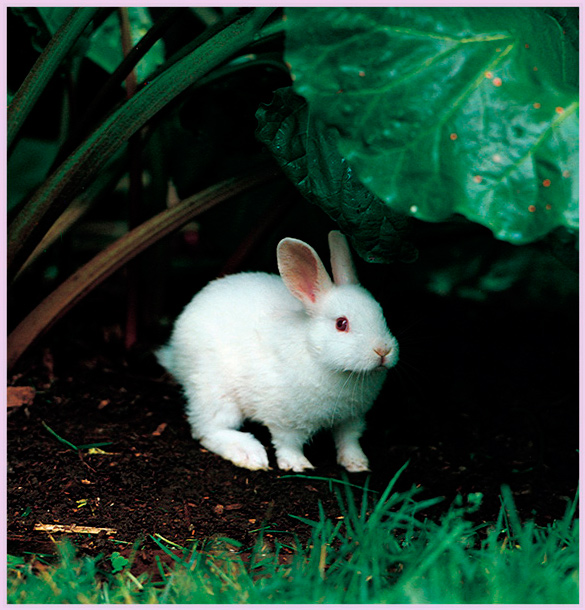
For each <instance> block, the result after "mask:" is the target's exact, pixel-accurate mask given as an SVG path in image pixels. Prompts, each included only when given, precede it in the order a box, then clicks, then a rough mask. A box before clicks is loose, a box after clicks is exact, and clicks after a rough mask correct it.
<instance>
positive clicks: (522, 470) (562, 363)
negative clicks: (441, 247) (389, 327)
mask: <svg viewBox="0 0 585 610" xmlns="http://www.w3.org/2000/svg"><path fill="white" fill-rule="evenodd" d="M429 298H430V297H429ZM84 307H86V308H91V307H92V304H91V302H90V303H87V304H85V305H83V306H79V308H78V313H77V314H76V316H70V318H69V319H68V320H67V321H65V320H64V321H63V323H61V324H60V325H59V326H58V327H57V328H56V329H55V331H54V332H52V333H51V334H50V335H48V336H47V337H46V338H45V339H44V340H42V341H41V342H40V343H39V344H38V345H37V346H36V347H35V348H34V349H32V350H31V351H30V352H29V353H28V354H27V355H26V356H25V357H24V358H23V359H22V361H21V362H20V363H19V365H18V366H17V368H16V370H14V371H13V372H12V373H11V375H10V376H9V385H12V386H24V387H33V388H34V389H35V392H36V394H35V397H34V400H33V401H32V403H31V404H28V405H27V404H23V405H21V406H16V407H12V408H9V409H8V420H7V421H8V423H7V435H8V482H7V489H8V509H7V515H8V552H9V553H12V554H14V555H22V554H25V553H26V554H28V553H47V554H50V553H53V552H54V545H53V542H52V537H53V538H55V539H58V538H59V537H60V536H61V534H50V533H47V532H44V531H38V530H35V526H36V525H37V524H45V525H52V524H58V525H77V526H92V527H96V528H110V529H111V530H115V531H114V532H110V533H108V532H105V531H104V532H102V533H100V534H69V537H70V539H71V540H73V541H74V543H75V544H76V545H77V546H78V548H79V549H80V552H81V553H87V554H90V555H97V554H99V553H102V554H103V555H104V557H105V558H106V559H104V561H105V562H106V563H105V564H104V566H105V567H106V568H107V557H109V556H110V555H111V553H112V552H113V551H119V552H120V553H122V554H123V555H125V556H129V555H130V553H131V552H132V548H133V545H134V543H135V542H136V541H141V542H140V546H139V547H138V548H139V550H138V552H137V554H136V556H135V558H134V567H133V572H134V573H135V574H137V573H140V572H142V571H144V570H149V571H152V572H156V571H157V568H156V563H155V556H159V557H160V559H161V560H162V561H163V562H165V563H170V561H171V560H170V559H169V558H168V557H167V556H166V555H165V554H164V552H163V551H162V550H160V549H159V547H158V546H157V545H156V544H155V542H154V541H153V540H152V538H150V537H149V534H150V535H152V536H154V535H155V534H159V535H161V536H163V537H164V538H166V539H167V540H169V541H171V542H174V543H176V544H179V545H185V546H187V547H188V546H190V545H191V544H192V543H191V541H193V540H210V539H212V538H214V537H216V536H227V537H229V538H231V539H234V540H237V541H239V542H240V543H242V545H243V547H242V548H243V549H244V550H246V549H249V548H250V547H251V546H252V545H253V544H254V542H255V540H256V539H257V537H258V535H259V532H260V531H261V529H262V528H264V535H265V540H266V541H267V542H270V541H271V540H274V539H275V538H278V539H279V540H281V541H283V542H291V541H293V540H294V537H295V536H297V537H298V539H299V540H300V541H301V542H303V541H306V539H307V537H308V534H309V527H308V526H306V525H304V524H303V523H301V522H300V521H299V520H297V519H295V518H294V516H300V517H307V518H309V519H317V518H318V503H319V502H321V503H322V505H323V506H324V509H325V511H326V513H327V514H328V515H330V516H332V517H336V516H339V515H340V511H339V508H338V502H337V499H336V497H335V494H334V493H333V491H332V490H331V488H330V485H329V483H328V482H327V481H324V480H322V479H321V478H320V477H322V478H327V477H331V478H334V479H341V478H342V477H343V476H344V474H343V470H342V469H341V468H340V467H338V466H337V465H336V464H335V459H334V450H333V442H332V440H331V438H330V436H329V435H328V434H327V433H322V434H319V435H318V436H317V437H316V438H315V439H313V442H312V443H311V444H310V445H309V446H308V447H307V450H306V453H307V456H308V457H309V459H310V460H311V461H312V462H313V464H315V465H316V469H315V470H314V471H312V472H311V473H308V475H307V476H300V477H299V476H290V474H289V473H284V472H281V471H279V470H278V469H277V468H276V466H275V465H274V459H273V455H272V456H271V459H272V464H273V466H274V467H273V469H271V470H270V471H263V472H250V471H247V470H243V469H240V468H237V467H235V466H233V465H232V464H230V463H228V462H226V461H224V460H222V459H221V458H219V457H218V456H216V455H214V454H211V453H209V452H206V451H205V450H203V449H202V448H201V447H200V446H199V445H198V444H197V443H196V442H195V441H194V440H193V439H192V438H191V436H190V431H189V428H188V425H187V422H186V419H185V417H184V414H183V406H182V405H183V399H182V397H181V393H180V391H179V388H178V387H177V386H176V385H175V384H174V383H173V381H172V380H171V379H170V378H169V377H168V376H167V375H166V374H165V373H164V371H163V370H162V369H161V368H160V367H159V366H158V364H157V363H156V362H155V359H154V357H153V356H152V353H151V352H150V351H149V349H147V347H145V346H137V347H135V348H134V349H133V350H131V351H130V352H129V353H127V352H125V351H124V349H123V348H122V341H121V337H120V334H121V333H120V329H119V327H116V326H115V325H114V326H113V327H112V326H109V327H103V328H98V329H93V330H91V331H90V330H88V329H87V327H86V326H85V325H84V322H83V320H84V319H85V318H84V315H85V314H84ZM408 311H409V310H408V303H406V304H405V305H404V310H403V312H402V313H403V314H404V315H403V316H402V321H403V322H404V324H403V329H402V330H401V331H400V330H397V335H398V338H399V339H400V342H401V355H402V363H401V365H400V366H398V367H397V368H396V369H395V370H393V371H391V375H390V376H389V379H388V381H387V384H386V387H385V390H384V392H383V394H382V395H381V397H380V399H379V400H378V402H377V404H376V405H375V407H374V409H373V410H372V411H371V413H370V416H369V420H368V421H369V427H368V431H367V432H366V435H365V437H364V439H363V446H364V449H365V451H366V453H367V454H368V455H369V457H370V461H371V467H372V472H371V473H370V474H369V475H366V474H349V475H347V479H348V481H350V482H351V483H354V484H356V485H365V484H366V481H368V485H369V486H370V488H371V489H373V490H377V491H383V490H384V488H385V487H386V486H387V484H388V482H389V481H390V480H391V479H392V477H393V476H394V474H395V473H396V472H397V470H398V469H399V468H400V467H401V466H402V465H403V464H404V463H405V462H407V461H409V465H408V467H407V468H406V470H405V472H404V473H403V475H402V476H401V478H400V479H399V481H398V484H397V490H400V491H406V490H408V489H410V488H411V487H412V486H413V485H414V486H417V487H419V488H420V493H419V496H418V497H419V498H420V499H428V498H433V497H437V496H442V497H444V501H443V502H441V503H439V504H437V505H435V506H433V507H431V508H429V509H427V511H426V513H425V514H424V515H420V516H421V517H424V516H426V517H428V518H430V519H434V520H438V519H439V518H440V516H441V514H442V513H443V512H445V511H446V510H447V509H448V507H449V505H450V503H451V502H452V501H453V500H454V499H455V497H456V496H457V494H463V495H464V496H465V495H466V494H468V493H472V492H481V493H483V494H484V501H483V504H482V506H481V508H480V510H479V512H478V513H476V514H475V519H476V520H477V522H478V523H483V522H486V521H495V519H496V518H497V515H498V511H499V508H500V501H499V493H500V488H501V485H502V484H508V485H510V487H511V489H512V491H513V493H514V498H515V501H516V503H517V507H518V510H519V512H520V516H521V518H522V519H534V520H535V521H536V522H537V523H539V524H546V523H549V522H551V521H552V520H553V519H557V518H560V517H562V515H563V514H564V511H565V508H566V503H567V500H568V499H573V498H574V495H575V492H576V487H577V476H578V453H577V450H578V347H577V346H578V333H577V322H578V317H577V311H576V309H575V311H573V313H572V314H571V315H564V316H559V315H558V312H557V311H546V310H536V309H534V308H531V309H530V310H524V309H522V307H519V306H518V307H515V308H508V309H502V308H493V307H492V306H490V307H488V306H485V305H482V304H478V303H469V302H465V303H462V302H450V301H449V300H445V299H439V298H435V299H434V300H433V299H431V300H430V301H429V302H427V303H426V304H425V305H424V308H423V311H427V312H432V313H430V314H429V315H422V316H421V315H419V313H416V316H415V317H416V318H417V319H416V320H414V322H415V324H414V325H411V324H410V322H411V320H409V316H408V315H406V314H407V313H408ZM494 311H497V312H498V313H494ZM398 317H400V316H398ZM43 422H44V424H46V426H48V427H49V428H50V429H51V430H53V432H54V433H56V434H57V435H59V436H60V437H61V438H63V439H65V440H67V441H68V442H70V443H72V444H73V445H75V446H78V445H83V444H90V443H110V444H108V445H104V446H102V447H101V450H102V451H103V453H89V452H88V451H87V450H83V451H75V450H73V449H72V448H70V447H68V446H67V445H65V444H64V443H63V442H61V441H59V440H58V439H57V438H56V436H55V435H54V434H52V433H51V432H50V431H49V430H48V429H47V428H46V427H45V426H44V425H43ZM250 429H251V430H253V431H254V432H255V433H256V434H257V435H258V436H259V437H260V438H261V440H262V441H264V442H265V443H266V444H268V443H269V438H268V436H267V433H266V431H265V430H264V429H263V428H262V427H261V426H252V427H251V428H250ZM360 494H361V492H360V491H359V490H356V496H357V497H358V498H360V497H361V495H360ZM110 569H111V566H110Z"/></svg>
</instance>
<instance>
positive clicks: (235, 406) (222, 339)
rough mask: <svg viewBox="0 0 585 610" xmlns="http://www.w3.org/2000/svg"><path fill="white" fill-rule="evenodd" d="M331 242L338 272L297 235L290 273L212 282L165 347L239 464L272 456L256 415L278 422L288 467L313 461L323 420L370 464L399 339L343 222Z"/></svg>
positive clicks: (218, 447)
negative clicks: (250, 427) (370, 416)
mask: <svg viewBox="0 0 585 610" xmlns="http://www.w3.org/2000/svg"><path fill="white" fill-rule="evenodd" d="M329 248H330V251H331V266H332V271H333V278H334V280H335V283H333V282H332V281H331V279H330V277H329V275H328V274H327V271H326V270H325V267H324V266H323V263H322V262H321V260H320V258H319V256H318V255H317V253H316V252H315V250H313V248H311V246H309V245H308V244H306V243H304V242H302V241H299V240H297V239H292V238H285V239H283V240H282V241H281V242H280V243H279V244H278V247H277V260H278V268H279V271H280V277H279V276H277V275H271V274H268V273H238V274H235V275H231V276H227V277H224V278H221V279H217V280H214V281H212V282H210V283H209V284H208V285H207V286H206V287H205V288H203V290H201V291H200V292H199V293H198V294H197V295H196V296H195V297H194V298H193V300H192V301H191V302H190V303H189V304H188V305H187V306H186V308H185V309H184V311H183V312H182V313H181V314H180V316H179V317H178V318H177V320H176V323H175V326H174V329H173V332H172V336H171V339H170V341H169V343H168V345H167V346H165V347H163V348H162V349H161V350H159V352H158V353H157V356H158V359H159V362H160V363H161V364H162V365H163V366H164V367H165V368H166V369H167V370H168V371H170V372H171V373H172V374H173V376H174V377H175V378H176V379H177V381H178V382H179V383H180V384H181V385H182V387H183V390H184V392H185V395H186V398H187V415H188V419H189V422H190V424H191V429H192V433H193V437H194V438H195V439H197V440H199V441H200V443H201V444H202V445H203V446H204V447H205V448H207V449H208V450H209V451H212V452H214V453H217V454H219V455H220V456H222V457H223V458H225V459H227V460H230V461H232V462H233V463H234V464H236V465H237V466H241V467H243V468H249V469H250V470H258V469H266V468H268V456H267V454H266V450H265V448H264V447H263V445H262V444H261V443H260V442H259V441H258V440H257V439H256V438H255V437H254V436H253V435H252V434H249V433H246V432H240V431H239V428H240V426H241V425H242V423H243V421H244V420H245V419H250V420H254V421H256V422H260V423H262V424H264V425H265V426H267V427H268V429H269V430H270V434H271V436H272V443H273V445H274V448H275V450H276V459H277V463H278V467H279V468H280V469H282V470H294V471H296V472H301V471H303V470H304V469H306V468H313V466H312V464H311V463H310V462H309V460H307V458H306V457H305V456H304V454H303V445H304V444H305V443H306V442H307V441H308V440H309V438H310V437H311V436H312V435H313V434H314V433H315V432H317V431H318V430H319V429H321V428H331V429H332V430H333V435H334V439H335V444H336V449H337V461H338V463H339V464H341V465H342V466H344V467H345V468H346V469H347V470H349V471H353V472H360V471H365V470H368V469H369V468H368V459H367V457H366V456H365V455H364V452H363V451H362V449H361V447H360V444H359V438H360V436H361V435H362V432H363V431H364V428H365V413H366V411H368V409H369V408H370V407H371V406H372V404H373V402H374V400H375V399H376V397H377V396H378V393H379V392H380V389H381V388H382V384H383V382H384V379H385V377H386V373H387V371H388V369H389V368H390V367H392V366H394V365H395V364H396V362H397V360H398V343H397V342H396V339H395V338H394V337H393V336H392V334H390V331H389V330H388V327H387V326H386V322H385V320H384V315H383V313H382V308H381V307H380V305H379V304H378V303H377V302H376V301H375V300H374V298H373V297H372V295H371V294H370V293H369V292H368V291H367V290H366V289H364V288H363V287H361V286H360V285H359V284H358V281H357V277H356V273H355V269H354V265H353V262H352V259H351V253H350V251H349V246H348V244H347V241H346V239H345V237H344V236H343V235H342V234H341V233H340V232H338V231H332V232H331V233H330V234H329Z"/></svg>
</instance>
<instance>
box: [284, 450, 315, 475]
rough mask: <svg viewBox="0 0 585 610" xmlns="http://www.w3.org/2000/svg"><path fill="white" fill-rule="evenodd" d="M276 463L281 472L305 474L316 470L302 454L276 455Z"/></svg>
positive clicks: (287, 453)
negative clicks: (305, 471) (290, 471)
mask: <svg viewBox="0 0 585 610" xmlns="http://www.w3.org/2000/svg"><path fill="white" fill-rule="evenodd" d="M276 463H277V464H278V467H279V468H280V469H281V470H292V471H293V472H303V470H311V469H313V468H315V467H314V466H313V464H311V462H309V460H308V459H307V458H306V457H305V456H304V455H303V454H302V453H293V452H281V453H280V454H277V455H276Z"/></svg>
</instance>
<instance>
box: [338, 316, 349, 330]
mask: <svg viewBox="0 0 585 610" xmlns="http://www.w3.org/2000/svg"><path fill="white" fill-rule="evenodd" d="M335 328H336V329H337V330H338V331H339V332H342V333H346V332H347V331H348V330H349V322H348V321H347V318H346V317H345V316H342V317H341V318H337V320H335Z"/></svg>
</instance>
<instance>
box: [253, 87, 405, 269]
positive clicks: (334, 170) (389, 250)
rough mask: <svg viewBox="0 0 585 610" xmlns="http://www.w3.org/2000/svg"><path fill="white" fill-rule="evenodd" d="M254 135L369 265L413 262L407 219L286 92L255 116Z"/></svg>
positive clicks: (281, 91) (279, 92) (330, 133)
mask: <svg viewBox="0 0 585 610" xmlns="http://www.w3.org/2000/svg"><path fill="white" fill-rule="evenodd" d="M256 116H257V118H258V122H259V127H258V129H257V131H256V136H257V137H258V139H259V140H261V141H262V142H263V143H264V144H265V145H266V146H267V147H268V148H269V149H270V151H271V152H272V154H273V155H274V156H275V158H276V160H277V162H278V163H279V165H280V166H281V167H282V169H283V170H284V172H285V173H286V175H287V176H288V177H289V178H290V180H292V182H293V183H294V184H295V185H296V186H297V187H298V189H299V190H300V192H301V193H302V194H303V196H304V197H305V198H306V199H307V200H308V201H311V202H312V203H315V204H317V205H319V206H321V207H322V208H323V209H324V210H325V212H327V214H329V216H331V217H332V218H333V219H334V220H335V221H336V222H337V223H338V225H339V227H340V229H341V230H342V231H343V232H344V233H347V234H348V235H349V236H350V237H351V238H352V243H353V246H354V247H355V249H356V250H357V252H358V253H359V254H360V256H362V258H364V259H365V260H368V261H370V262H391V261H395V260H399V261H404V262H408V261H412V260H414V259H415V258H416V256H417V252H416V250H415V248H414V246H412V244H410V243H409V242H408V239H407V235H408V219H407V218H406V217H405V216H404V215H403V214H399V213H396V212H394V211H393V210H392V209H391V208H390V207H388V206H387V205H385V204H384V202H383V201H381V200H380V199H378V197H376V196H375V195H373V194H372V193H371V192H370V191H369V190H368V189H367V188H366V187H365V186H364V185H363V184H362V183H361V182H360V181H359V180H358V179H357V177H356V175H355V173H354V172H353V171H352V169H351V167H349V165H348V163H347V162H346V160H345V159H343V158H342V156H341V155H340V154H339V151H338V150H337V146H336V133H335V130H334V129H332V128H331V127H327V126H326V125H324V124H323V123H322V122H321V121H319V120H318V119H316V118H315V116H314V115H313V114H312V113H311V112H309V108H308V106H307V103H306V101H305V100H304V99H303V98H302V97H300V96H298V95H296V94H295V93H294V92H293V91H292V90H291V89H290V88H286V89H279V90H277V91H276V93H275V96H274V99H273V101H272V102H271V103H270V104H268V105H264V106H261V107H260V109H259V110H258V112H257V113H256Z"/></svg>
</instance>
